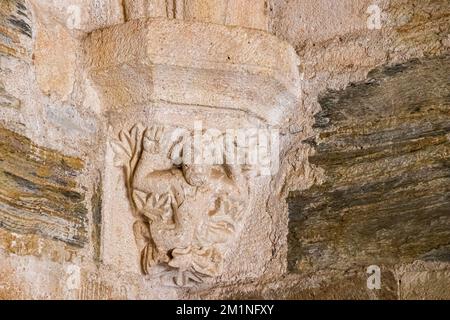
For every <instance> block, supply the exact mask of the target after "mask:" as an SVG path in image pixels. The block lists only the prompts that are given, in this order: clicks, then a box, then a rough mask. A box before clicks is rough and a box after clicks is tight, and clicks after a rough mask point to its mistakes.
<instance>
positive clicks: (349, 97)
mask: <svg viewBox="0 0 450 320" xmlns="http://www.w3.org/2000/svg"><path fill="white" fill-rule="evenodd" d="M449 74H450V55H444V56H441V57H436V58H423V59H420V60H412V61H409V62H407V63H405V64H401V65H396V66H392V67H385V68H380V69H376V70H375V71H373V72H371V73H370V74H369V78H368V80H367V81H365V82H362V83H358V84H354V85H351V86H349V87H348V88H346V89H345V90H343V91H331V92H327V93H326V94H325V95H324V96H322V97H321V99H320V103H321V105H322V111H321V112H320V113H319V114H318V115H317V116H316V128H317V130H318V135H317V139H315V140H314V141H309V143H312V144H313V145H314V146H315V149H316V153H315V154H314V155H313V156H311V157H310V162H311V163H313V164H315V165H317V166H320V167H321V168H323V169H324V170H325V181H324V183H323V184H321V185H316V186H314V187H312V188H311V189H309V190H306V191H296V192H293V193H292V194H291V196H290V199H289V205H290V223H289V231H290V232H289V240H288V241H289V252H288V260H289V269H290V271H292V272H301V271H305V270H306V271H307V270H317V269H321V268H327V267H333V268H347V267H348V266H349V265H362V266H368V265H370V264H378V265H382V264H395V263H402V262H406V263H408V262H411V261H414V260H417V259H424V260H429V261H449V260H450V246H449V244H450V78H449Z"/></svg>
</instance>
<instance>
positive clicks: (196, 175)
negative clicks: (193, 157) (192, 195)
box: [183, 164, 211, 187]
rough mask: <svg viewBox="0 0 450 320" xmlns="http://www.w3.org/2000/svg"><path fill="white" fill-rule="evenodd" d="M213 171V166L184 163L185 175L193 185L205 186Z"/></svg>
mask: <svg viewBox="0 0 450 320" xmlns="http://www.w3.org/2000/svg"><path fill="white" fill-rule="evenodd" d="M210 173H211V167H210V166H205V165H195V164H194V165H187V164H183V174H184V177H185V179H186V181H187V183H189V184H190V185H191V186H194V187H201V186H203V185H204V184H205V183H206V182H207V180H208V178H209V176H210Z"/></svg>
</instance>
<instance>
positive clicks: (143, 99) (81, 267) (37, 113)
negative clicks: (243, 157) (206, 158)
mask: <svg viewBox="0 0 450 320" xmlns="http://www.w3.org/2000/svg"><path fill="white" fill-rule="evenodd" d="M373 5H377V6H378V8H379V9H380V13H381V16H380V22H381V25H380V28H371V27H369V25H368V21H370V19H373V16H371V15H373V14H374V12H376V9H377V7H374V6H373ZM374 10H375V11H374ZM449 14H450V3H449V2H448V1H447V0H379V1H373V0H340V1H329V0H270V1H266V0H254V1H248V0H229V1H225V0H189V1H179V0H170V1H168V0H167V1H166V0H123V1H122V0H2V1H1V2H0V128H1V131H0V132H1V133H2V134H1V135H2V137H4V138H2V141H0V149H1V151H2V153H1V154H0V159H1V161H0V181H1V184H0V193H1V194H2V195H3V196H2V197H3V200H1V199H0V211H1V212H2V213H1V214H0V225H2V227H1V228H0V299H15V298H20V299H30V298H31V299H58V298H64V299H167V298H172V299H193V298H201V299H211V298H220V299H223V298H232V299H237V298H243V299H253V298H263V299H433V298H438V299H448V293H449V290H448V287H449V285H448V279H449V270H450V268H449V261H448V255H449V253H448V252H449V251H448V250H449V247H448V243H449V241H448V232H447V229H448V209H449V208H448V193H449V190H448V187H447V185H448V181H446V179H447V178H448V177H447V173H446V172H447V171H448V138H449V137H448V97H449V84H448V52H449V48H450V36H449V33H450V21H449V20H450V17H449ZM297 56H298V57H297ZM298 63H300V65H298ZM372 70H375V71H372ZM369 72H371V73H370V74H369ZM351 83H355V85H350V84H351ZM349 85H350V86H349ZM327 119H329V120H327ZM196 120H202V121H203V126H204V127H203V128H204V129H211V128H216V129H218V130H219V131H222V132H223V131H224V130H226V129H229V128H233V129H236V128H242V127H245V128H248V127H252V128H254V127H257V128H265V129H278V130H279V133H280V135H279V138H280V145H279V147H280V149H279V151H280V157H279V170H278V171H276V173H275V174H273V175H272V176H265V177H264V176H263V177H261V176H258V175H257V174H255V172H256V171H257V170H250V169H251V168H248V167H245V168H242V169H244V170H243V172H245V173H246V174H245V177H246V178H245V179H247V181H248V183H249V186H250V192H249V195H250V196H249V197H248V198H245V197H243V198H244V199H245V200H246V201H244V202H245V203H247V204H248V210H244V211H245V214H243V217H242V219H241V218H239V219H237V220H233V221H230V219H229V218H230V217H232V215H231V214H230V212H232V211H231V210H230V209H229V207H227V205H223V204H222V205H221V204H220V203H221V202H220V201H211V200H218V199H219V198H222V199H225V200H234V201H235V200H236V197H235V195H236V193H235V190H236V189H235V188H236V183H235V181H234V179H235V177H236V176H237V173H238V172H239V170H238V171H232V170H229V168H226V167H223V166H215V167H214V170H212V172H214V175H212V176H209V179H210V180H209V182H211V181H214V179H216V178H219V180H220V181H222V184H216V186H215V187H211V184H209V187H206V186H202V187H201V188H203V190H204V191H206V192H204V194H205V195H204V196H203V198H202V197H200V196H198V198H197V200H198V201H197V202H196V201H193V200H192V199H194V198H193V196H192V193H193V192H195V190H198V189H196V188H199V187H198V186H196V187H194V186H188V185H187V184H189V183H188V179H189V178H188V176H190V173H189V171H186V169H185V171H184V172H183V171H182V168H181V167H179V166H174V167H171V168H169V169H170V170H172V171H171V172H172V174H173V175H174V176H175V178H167V176H164V174H166V173H167V172H166V171H164V170H166V169H168V168H167V163H166V162H164V159H165V157H166V156H167V155H166V151H167V150H166V149H165V147H167V146H168V145H169V144H164V143H161V144H160V147H161V148H160V149H159V150H158V152H157V153H155V154H153V155H155V158H154V159H150V157H149V154H142V153H140V152H137V153H136V150H138V151H139V150H141V149H139V147H138V148H136V149H135V150H134V153H133V152H129V153H128V154H130V155H131V154H135V155H136V157H135V158H133V161H135V160H136V159H138V160H139V162H140V163H141V165H139V166H136V168H139V167H140V168H141V169H142V168H143V169H142V170H141V169H140V170H139V171H136V172H133V173H130V172H128V173H127V172H126V170H124V168H126V166H125V167H124V166H123V164H124V162H123V160H124V159H125V160H126V159H127V158H126V157H122V158H120V157H117V151H120V150H122V151H123V150H125V154H127V152H128V151H133V150H129V149H127V148H122V147H123V146H127V144H126V143H128V146H130V145H133V144H132V143H130V138H131V137H138V135H133V136H132V135H131V131H130V130H131V128H133V126H135V125H138V124H139V123H141V124H142V125H143V127H144V128H147V129H152V128H154V127H155V126H163V127H164V128H166V130H167V131H166V132H168V133H170V132H173V131H175V130H182V129H187V130H191V129H192V126H193V124H194V121H196ZM327 121H328V122H327ZM150 131H151V130H150ZM121 132H122V133H121ZM123 132H128V135H125V134H124V133H123ZM134 133H136V132H134ZM151 137H152V138H155V135H151ZM146 138H148V136H146ZM142 141H146V142H145V148H144V149H145V150H147V149H148V148H149V146H154V143H153V142H154V141H156V140H152V139H150V142H148V139H144V140H142ZM152 141H153V142H152ZM118 142H121V143H119V145H118V144H117V143H118ZM124 142H126V143H125V144H123V143H124ZM160 142H164V141H160ZM134 146H136V145H134ZM142 146H143V145H142ZM361 146H362V147H363V149H361ZM152 150H153V149H152ZM154 150H157V149H154ZM119 154H120V152H119ZM344 157H345V160H344ZM61 159H66V160H67V161H68V163H71V165H70V166H69V167H68V166H67V164H62V163H61ZM69 159H70V160H69ZM369 159H370V160H369ZM118 160H120V161H118ZM166 160H167V159H166ZM118 163H119V164H122V165H121V166H117V164H118ZM131 164H133V165H135V164H136V163H134V162H132V163H131ZM153 166H156V167H157V168H156V169H158V170H156V171H157V172H158V174H161V175H162V178H160V179H159V178H158V179H156V181H158V184H159V188H158V190H151V186H150V189H149V186H148V184H146V177H147V175H146V173H147V174H148V173H149V171H151V170H154V168H153ZM152 168H153V169H152ZM144 169H145V170H144ZM253 169H255V168H253ZM162 171H164V172H162ZM5 172H7V173H6V174H5ZM233 172H234V173H233ZM8 173H9V174H8ZM11 174H12V175H11ZM17 177H20V178H21V179H22V180H20V179H18V178H17ZM135 177H136V179H135ZM194 177H196V175H195V172H194ZM197 177H198V176H197ZM214 177H215V178H214ZM153 178H154V177H153ZM130 179H131V182H132V183H130ZM24 180H27V181H30V182H31V183H32V185H31V184H30V182H25V181H24ZM203 180H204V179H199V181H200V182H201V181H203ZM206 180H207V181H208V179H206ZM184 181H186V183H185V182H184ZM224 181H225V182H226V183H223V182H224ZM230 181H231V182H230ZM233 181H234V183H233ZM191 182H192V180H191ZM200 182H199V183H200ZM171 183H172V184H173V185H178V186H181V187H182V189H183V188H184V190H187V191H189V192H191V193H190V194H188V195H187V199H188V203H191V207H192V208H194V207H195V208H197V209H198V212H203V213H205V212H206V209H208V213H211V214H210V215H209V218H205V219H204V220H202V222H207V223H208V227H207V228H205V230H208V232H210V231H212V232H211V233H208V234H207V236H205V237H201V240H198V239H197V240H196V241H197V244H198V243H201V244H202V245H203V246H210V248H209V250H198V249H199V248H196V247H195V245H194V246H193V247H191V248H180V246H178V248H177V251H176V252H175V253H176V254H175V255H173V256H172V255H171V254H169V255H167V254H166V253H167V252H165V249H167V248H163V247H164V246H165V244H166V243H172V241H179V242H178V243H182V244H183V245H182V246H181V247H184V246H185V244H186V243H187V242H188V241H187V240H186V238H177V236H171V231H170V230H169V231H167V230H166V229H164V227H165V226H166V225H165V224H162V223H161V222H156V223H155V222H152V221H150V220H151V219H154V217H155V214H156V216H157V217H158V212H159V213H161V212H164V213H165V214H163V215H161V216H160V217H162V218H164V219H166V220H163V221H166V222H167V221H169V222H170V221H171V220H170V219H169V218H170V217H171V215H170V214H171V213H172V212H173V210H174V207H173V206H172V207H171V209H170V208H168V207H167V206H164V205H161V206H160V207H159V208H156V207H155V203H156V202H152V201H153V200H156V197H155V196H154V195H152V194H153V193H156V194H158V193H160V192H163V189H165V188H166V187H167V185H170V184H171ZM207 185H208V184H207ZM219 185H220V186H222V187H221V188H222V189H220V187H218V186H219ZM225 185H227V186H228V189H227V190H228V193H227V194H226V195H221V192H219V191H220V190H225V187H224V186H225ZM238 185H239V184H238ZM242 185H243V184H242ZM30 186H32V187H30ZM233 186H234V187H233ZM368 186H371V187H370V188H368ZM136 188H138V189H139V191H141V192H143V191H145V192H144V193H149V192H150V193H152V194H150V193H149V194H146V195H145V197H143V195H142V193H137V195H135V196H134V197H133V192H130V190H131V191H133V190H134V189H136ZM233 190H234V191H233ZM233 193H234V196H233ZM230 194H231V195H230ZM130 195H131V197H130ZM289 195H291V196H290V197H289ZM158 196H159V194H158ZM5 197H8V199H6V198H5ZM241 197H242V195H241ZM288 198H289V201H287V199H288ZM376 198H380V199H379V201H376ZM5 199H6V200H5ZM161 199H164V198H159V200H161ZM179 199H180V197H178V200H179ZM175 200H176V199H175ZM136 201H137V202H136ZM202 201H203V204H202V203H201V202H202ZM160 202H161V201H160ZM163 202H164V201H163ZM163 202H161V203H160V204H163ZM423 202H427V203H426V206H425V205H424V204H423ZM143 203H145V205H146V206H141V205H142V204H143ZM172 203H174V202H173V201H172ZM175 203H176V202H175ZM205 203H207V204H205ZM288 203H289V204H290V208H289V207H288ZM178 204H179V203H178ZM363 204H365V206H366V207H367V208H366V209H367V210H366V211H364V208H363ZM414 204H417V205H414ZM6 206H7V207H6ZM148 206H150V208H152V210H153V209H161V210H159V211H158V210H156V211H155V210H153V211H151V212H150V214H149V210H147V209H148V208H149V207H148ZM185 207H186V206H185ZM369 207H370V208H371V210H369V209H368V208H369ZM5 208H6V209H5ZM180 208H181V209H182V210H181V209H180ZM175 209H180V211H181V214H180V215H179V217H186V216H188V215H189V214H193V210H191V211H190V210H187V209H185V208H183V207H182V206H180V207H179V208H175ZM219 209H220V210H219ZM372 209H373V210H372ZM2 210H3V211H2ZM219 211H220V212H221V213H220V214H219ZM155 212H156V213H155ZM223 212H225V214H223ZM234 212H239V210H236V211H234ZM227 213H228V214H227ZM305 213H308V215H305ZM358 213H360V215H358ZM413 213H414V214H413ZM186 214H187V215H186ZM363 215H364V216H363ZM205 216H206V215H205ZM56 217H57V219H56ZM193 217H194V218H195V219H200V218H199V216H198V215H195V214H193ZM337 217H339V218H337ZM25 218H32V220H28V219H25ZM305 218H306V220H305ZM208 219H209V220H208ZM302 219H303V220H302ZM200 220H201V219H200ZM37 221H38V222H37ZM235 221H240V222H239V223H238V224H236V223H235ZM305 221H306V222H305ZM308 221H309V223H307V222H308ZM137 222H140V223H138V224H136V223H137ZM313 222H314V223H313ZM150 224H152V227H150ZM166 224H167V225H172V226H173V224H171V223H166ZM135 225H137V226H141V227H142V226H144V227H143V228H133V227H134V226H135ZM185 226H191V227H192V225H189V224H186V225H185ZM149 227H150V228H149ZM346 228H347V229H348V232H346V230H347V229H346ZM147 229H150V231H151V232H153V233H155V239H156V240H158V237H157V235H156V233H157V232H161V234H164V235H165V237H166V240H168V241H164V240H163V241H156V242H155V243H152V242H151V241H150V240H149V238H148V233H147V232H146V230H147ZM174 230H178V231H179V230H180V229H176V228H175V229H174ZM181 230H182V231H186V230H187V229H183V228H181ZM224 231H225V232H224ZM185 234H188V238H189V237H193V235H195V234H199V233H195V232H187V233H185ZM200 234H201V233H200ZM203 235H205V233H203ZM224 235H226V236H224ZM373 237H375V238H373ZM224 239H226V241H223V240H224ZM374 239H375V240H374ZM137 240H138V241H137ZM159 240H161V239H159ZM169 240H170V241H169ZM219 240H220V241H223V243H220V244H219V243H218V242H220V241H219ZM205 241H206V242H205ZM194 242H195V241H194ZM205 243H206V244H205ZM142 245H143V246H144V248H147V249H148V250H142ZM305 248H306V249H307V250H305ZM315 248H318V249H317V250H316V249H315ZM150 249H158V250H160V251H161V252H162V253H161V252H159V253H158V254H157V252H156V251H158V250H155V254H153V253H154V252H153V251H151V250H150ZM163 249H164V250H163ZM181 249H183V250H181ZM188 249H189V250H188ZM213 249H214V250H213ZM305 251H306V252H305ZM212 252H214V253H220V257H221V258H220V259H211V257H218V255H215V254H214V255H213V254H211V253H212ZM149 253H150V254H149ZM374 255H375V256H374ZM174 258H177V259H174ZM171 260H175V261H172V262H170V261H171ZM143 261H146V262H150V264H149V265H147V266H146V267H149V268H148V270H150V271H149V274H146V273H145V269H144V268H142V262H143ZM154 262H158V263H156V265H154ZM218 262H223V264H222V265H221V268H220V269H221V270H220V272H218V271H219V268H215V267H218V266H219V263H218ZM170 263H172V265H173V268H174V269H171V271H174V270H181V271H182V272H175V274H178V275H184V276H186V275H188V272H186V271H190V272H192V270H194V271H196V272H198V271H199V270H200V271H201V272H200V273H201V274H202V275H201V277H199V278H201V279H200V280H203V283H200V284H197V285H194V286H192V287H188V286H186V284H188V283H189V282H190V281H186V280H192V278H189V277H184V278H183V277H178V278H174V277H173V276H169V281H163V280H162V277H160V274H159V272H160V271H161V274H162V275H166V276H167V275H169V273H168V272H167V264H170ZM194 264H195V268H192V266H193V265H194ZM369 264H375V265H378V266H379V267H380V269H381V289H380V290H371V289H369V288H368V287H367V282H366V280H367V278H368V276H369V275H368V274H367V273H366V268H367V267H368V265H369ZM211 266H213V268H209V267H211ZM143 271H144V272H143ZM205 273H207V274H209V275H210V276H208V277H205ZM191 275H192V274H191ZM166 278H167V277H166ZM170 278H171V279H170ZM174 279H175V280H177V281H173V280H174ZM166 280H167V279H166ZM197 280H198V279H197Z"/></svg>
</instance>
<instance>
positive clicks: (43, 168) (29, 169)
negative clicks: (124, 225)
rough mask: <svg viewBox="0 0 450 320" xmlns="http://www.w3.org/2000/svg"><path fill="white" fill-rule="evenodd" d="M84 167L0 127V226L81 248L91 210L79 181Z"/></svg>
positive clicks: (80, 162)
mask: <svg viewBox="0 0 450 320" xmlns="http://www.w3.org/2000/svg"><path fill="white" fill-rule="evenodd" d="M83 166H84V165H83V162H82V161H81V160H80V159H77V158H73V157H67V156H64V155H61V154H59V153H58V152H56V151H52V150H50V149H46V148H42V147H39V146H37V145H35V144H34V143H33V142H31V141H30V140H29V139H27V138H26V137H24V136H21V135H19V134H17V133H14V132H12V131H10V130H8V129H5V128H2V127H0V182H1V183H0V227H1V228H4V229H7V230H9V231H11V232H15V233H19V234H37V235H40V236H43V237H47V238H51V239H56V240H60V241H63V242H65V243H68V244H70V245H73V246H76V247H83V246H84V245H85V243H86V242H87V235H86V233H87V210H86V207H85V204H84V195H83V194H82V193H81V192H80V191H79V189H78V185H77V177H78V176H79V175H80V173H81V170H82V169H83Z"/></svg>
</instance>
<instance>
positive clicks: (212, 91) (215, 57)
mask: <svg viewBox="0 0 450 320" xmlns="http://www.w3.org/2000/svg"><path fill="white" fill-rule="evenodd" d="M86 48H87V57H88V61H89V69H90V73H91V76H92V80H93V82H94V84H95V85H96V86H97V87H98V89H99V91H100V93H101V95H102V97H103V99H104V100H105V105H107V106H108V109H110V110H117V109H119V108H124V107H125V106H130V105H135V104H144V103H148V102H153V101H163V102H169V103H173V104H182V105H196V106H208V107H213V108H223V109H236V110H243V111H246V112H248V113H249V114H251V115H254V116H257V117H260V118H263V119H265V120H266V121H267V122H269V123H271V124H275V123H278V122H280V121H281V119H282V118H283V116H284V115H285V114H286V112H287V111H289V110H291V109H292V108H293V106H294V105H295V104H296V102H297V99H298V95H299V92H300V90H299V88H300V77H299V73H298V64H299V59H298V56H297V55H296V53H295V51H294V49H293V48H292V47H291V46H290V45H289V44H288V43H286V42H283V41H280V40H279V39H277V38H276V37H275V36H273V35H270V34H269V33H266V32H263V31H258V30H253V29H245V28H240V27H229V26H222V25H215V24H205V23H198V22H187V21H179V20H166V19H144V20H134V21H130V22H127V23H125V24H122V25H117V26H113V27H110V28H106V29H103V30H98V31H94V32H93V33H91V34H90V36H89V37H88V38H87V40H86Z"/></svg>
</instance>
